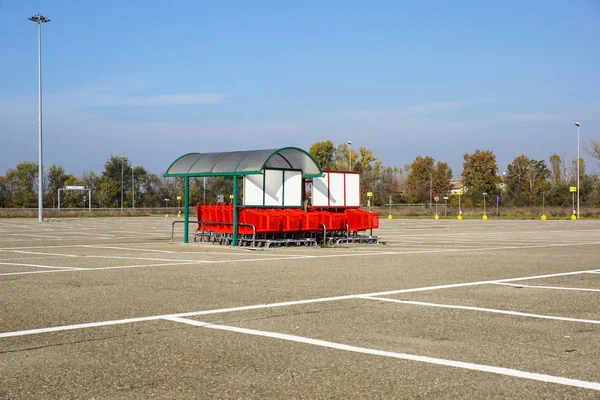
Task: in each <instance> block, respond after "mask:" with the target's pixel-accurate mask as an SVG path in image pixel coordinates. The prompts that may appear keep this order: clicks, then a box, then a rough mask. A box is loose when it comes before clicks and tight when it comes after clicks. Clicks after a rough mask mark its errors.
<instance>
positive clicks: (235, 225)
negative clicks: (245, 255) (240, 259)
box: [231, 175, 238, 247]
mask: <svg viewBox="0 0 600 400" xmlns="http://www.w3.org/2000/svg"><path fill="white" fill-rule="evenodd" d="M237 178H238V176H237V175H234V176H233V241H232V243H231V246H232V247H235V246H237V237H238V206H237V203H238V200H237V198H238V192H237V183H238V182H237Z"/></svg>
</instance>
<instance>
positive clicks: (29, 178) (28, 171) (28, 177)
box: [6, 161, 38, 208]
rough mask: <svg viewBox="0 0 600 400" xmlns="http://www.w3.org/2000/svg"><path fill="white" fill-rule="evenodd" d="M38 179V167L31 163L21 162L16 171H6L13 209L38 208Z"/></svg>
mask: <svg viewBox="0 0 600 400" xmlns="http://www.w3.org/2000/svg"><path fill="white" fill-rule="evenodd" d="M37 177H38V165H37V164H36V163H34V162H30V161H21V162H20V163H18V164H17V166H16V167H15V168H14V169H12V168H11V169H8V170H7V171H6V179H7V180H8V182H9V187H10V198H11V207H19V208H34V207H36V205H37V191H36V182H37Z"/></svg>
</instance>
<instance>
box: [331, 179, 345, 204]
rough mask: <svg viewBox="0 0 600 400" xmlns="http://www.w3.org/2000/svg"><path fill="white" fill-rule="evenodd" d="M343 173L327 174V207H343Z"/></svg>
mask: <svg viewBox="0 0 600 400" xmlns="http://www.w3.org/2000/svg"><path fill="white" fill-rule="evenodd" d="M344 175H345V174H344V173H340V172H330V173H329V206H331V207H344V206H345V205H346V204H344V201H345V200H344V197H345V191H344Z"/></svg>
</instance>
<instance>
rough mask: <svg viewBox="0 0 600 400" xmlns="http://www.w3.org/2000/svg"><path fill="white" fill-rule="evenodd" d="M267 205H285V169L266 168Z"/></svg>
mask: <svg viewBox="0 0 600 400" xmlns="http://www.w3.org/2000/svg"><path fill="white" fill-rule="evenodd" d="M265 206H283V171H281V170H270V169H265Z"/></svg>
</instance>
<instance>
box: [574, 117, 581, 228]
mask: <svg viewBox="0 0 600 400" xmlns="http://www.w3.org/2000/svg"><path fill="white" fill-rule="evenodd" d="M579 125H581V124H580V123H579V122H575V126H576V127H577V219H579Z"/></svg>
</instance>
